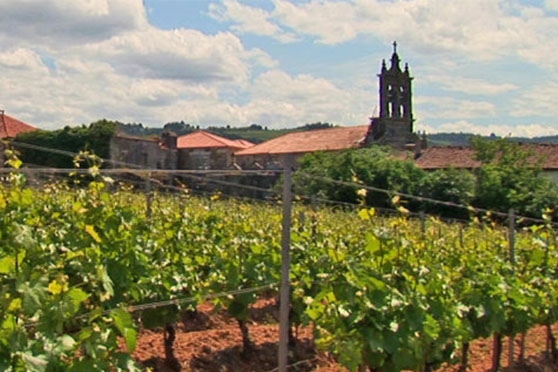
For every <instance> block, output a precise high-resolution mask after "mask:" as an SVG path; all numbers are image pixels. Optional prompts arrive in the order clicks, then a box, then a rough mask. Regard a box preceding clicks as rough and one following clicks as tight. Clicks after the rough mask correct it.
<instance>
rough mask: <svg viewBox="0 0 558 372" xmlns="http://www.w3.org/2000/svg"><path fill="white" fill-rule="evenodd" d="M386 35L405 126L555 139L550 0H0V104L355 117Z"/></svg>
mask: <svg viewBox="0 0 558 372" xmlns="http://www.w3.org/2000/svg"><path fill="white" fill-rule="evenodd" d="M394 41H397V44H398V46H397V53H398V55H399V57H400V58H401V60H402V63H408V64H409V69H410V72H411V75H412V76H413V77H414V79H413V110H414V113H413V115H414V118H415V126H414V128H415V130H416V131H420V132H422V131H425V132H427V133H437V132H468V133H477V134H486V135H488V134H491V133H495V134H497V135H500V136H509V135H512V136H526V137H534V136H544V135H558V0H529V1H527V0H460V1H449V0H143V1H142V0H0V51H1V52H0V84H1V85H0V86H1V87H2V89H0V109H3V110H5V112H6V114H8V115H11V116H14V117H16V118H18V119H20V120H23V121H25V122H27V123H29V124H32V125H34V126H36V127H38V128H42V129H57V128H62V127H64V126H75V125H81V124H89V123H91V122H94V121H97V120H99V119H103V118H106V119H109V120H117V121H121V122H124V123H142V124H144V125H145V126H150V127H161V126H163V125H164V124H165V123H168V122H174V121H184V122H185V123H189V124H193V125H199V126H200V127H202V128H204V127H207V126H221V125H230V126H232V127H240V126H247V125H250V124H260V125H262V126H267V127H268V128H290V127H297V126H301V125H304V124H306V123H316V122H328V123H332V124H335V125H342V126H353V125H363V124H368V123H369V117H371V116H377V115H378V101H379V97H378V77H377V74H378V73H379V72H380V68H381V62H382V59H385V60H386V61H389V59H390V57H391V54H392V52H393V46H392V43H393V42H394Z"/></svg>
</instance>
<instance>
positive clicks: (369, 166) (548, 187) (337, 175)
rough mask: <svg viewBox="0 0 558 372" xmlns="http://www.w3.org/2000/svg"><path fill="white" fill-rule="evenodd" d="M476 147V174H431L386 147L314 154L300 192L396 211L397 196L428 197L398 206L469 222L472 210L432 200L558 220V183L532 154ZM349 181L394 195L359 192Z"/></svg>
mask: <svg viewBox="0 0 558 372" xmlns="http://www.w3.org/2000/svg"><path fill="white" fill-rule="evenodd" d="M471 145H472V146H473V148H474V149H475V150H476V154H477V155H476V157H477V160H479V161H480V162H481V166H480V167H479V168H477V169H474V170H460V169H443V170H436V171H425V170H423V169H420V168H418V167H417V166H416V165H415V163H414V161H413V160H412V159H406V160H404V159H399V158H396V157H393V156H392V154H391V152H390V149H389V148H384V147H371V148H362V149H354V150H347V151H344V152H341V153H326V152H322V153H313V154H308V155H306V156H305V157H304V158H302V160H301V162H300V167H299V169H298V171H297V172H296V173H295V177H294V178H295V181H294V182H295V188H296V190H297V192H298V193H302V194H303V195H318V196H321V197H322V198H325V199H328V200H333V201H339V202H346V203H355V204H357V203H362V204H363V205H366V206H371V207H377V208H389V209H393V208H394V203H393V197H394V196H395V195H396V192H398V193H403V194H409V195H413V196H417V197H421V198H423V199H422V200H421V199H418V198H406V197H401V198H400V199H399V205H398V207H404V208H405V209H407V210H409V211H412V212H420V211H423V212H425V213H428V214H436V215H440V216H443V217H448V218H458V219H468V218H469V217H471V210H470V209H468V208H456V207H454V206H448V205H441V204H438V203H435V202H431V201H428V200H427V199H431V200H437V201H444V202H449V203H453V204H457V205H462V206H470V207H473V208H482V209H487V210H492V211H499V212H503V213H507V212H508V211H509V210H510V209H514V210H515V212H516V213H517V214H518V215H522V216H528V217H532V218H539V219H540V218H541V216H542V215H543V213H546V214H550V215H553V217H554V218H556V217H558V213H557V211H551V209H553V208H555V207H556V206H557V205H558V185H556V184H554V183H553V182H552V181H551V180H549V179H547V178H545V177H543V176H542V174H541V173H542V170H541V169H540V167H538V166H537V165H536V164H532V161H531V160H529V159H532V154H530V153H529V152H528V151H526V150H523V149H522V148H520V147H519V145H518V144H517V143H514V142H510V141H507V140H505V139H499V140H494V141H488V140H485V139H483V138H481V137H474V138H472V139H471ZM331 180H337V181H343V182H345V183H347V184H340V183H334V182H331ZM348 183H358V184H361V185H363V186H371V187H373V188H377V189H382V190H389V191H391V193H385V192H381V191H374V190H367V191H362V190H364V189H361V191H359V189H360V188H359V187H356V186H351V185H348Z"/></svg>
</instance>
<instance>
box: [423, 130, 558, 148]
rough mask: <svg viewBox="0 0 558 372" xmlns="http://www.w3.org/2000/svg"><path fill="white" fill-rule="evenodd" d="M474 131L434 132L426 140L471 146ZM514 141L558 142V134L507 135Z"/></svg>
mask: <svg viewBox="0 0 558 372" xmlns="http://www.w3.org/2000/svg"><path fill="white" fill-rule="evenodd" d="M474 136H475V134H473V133H434V134H428V135H427V136H426V140H427V143H428V146H469V140H470V138H471V137H474ZM482 137H483V138H485V139H494V140H495V139H501V138H503V137H500V136H496V135H490V136H482ZM505 138H507V139H508V140H510V141H513V142H522V143H558V135H556V136H544V137H533V138H528V137H505Z"/></svg>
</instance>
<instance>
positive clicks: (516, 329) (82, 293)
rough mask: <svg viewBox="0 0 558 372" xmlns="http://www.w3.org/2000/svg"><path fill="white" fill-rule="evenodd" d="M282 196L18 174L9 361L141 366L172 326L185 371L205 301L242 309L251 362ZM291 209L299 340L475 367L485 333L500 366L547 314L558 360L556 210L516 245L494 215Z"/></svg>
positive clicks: (170, 342) (2, 328) (4, 248)
mask: <svg viewBox="0 0 558 372" xmlns="http://www.w3.org/2000/svg"><path fill="white" fill-rule="evenodd" d="M280 204H281V203H280V201H275V202H260V203H255V202H251V203H246V202H242V201H238V200H224V199H223V198H220V197H219V196H218V195H215V196H213V197H207V198H201V197H194V196H191V195H190V194H189V193H188V192H187V191H186V190H185V191H183V192H176V191H175V192H173V193H162V192H161V193H158V192H152V193H150V194H147V195H146V194H145V193H140V192H137V191H134V190H133V189H132V188H131V187H129V186H126V185H120V184H118V185H117V184H115V183H114V182H112V180H111V179H108V178H105V177H102V176H101V175H100V174H98V173H96V172H93V174H90V175H88V176H87V177H81V176H80V175H76V176H75V179H74V182H68V181H67V180H66V181H63V182H51V183H49V184H47V185H45V186H43V187H42V188H40V189H39V188H32V187H29V186H27V185H26V182H25V177H24V175H23V174H20V173H17V172H15V173H12V174H10V175H9V176H8V177H7V178H6V182H5V183H3V184H2V186H0V370H1V371H11V372H16V371H33V372H35V371H36V372H50V371H139V370H144V369H145V368H147V367H146V366H142V365H141V363H140V362H139V361H138V360H136V359H135V358H134V357H133V353H134V350H135V348H136V344H137V341H138V334H139V331H140V330H163V333H164V338H163V340H161V342H162V343H163V344H164V350H165V355H162V356H161V357H162V358H164V359H165V361H166V364H167V366H169V368H171V369H170V370H180V366H179V365H178V364H179V363H178V360H177V359H176V357H175V350H174V340H175V333H176V329H175V325H176V322H178V321H179V319H184V317H185V316H186V315H185V314H190V316H194V315H192V314H196V307H197V306H198V305H200V304H206V303H207V302H208V301H209V302H211V303H212V304H213V306H215V308H216V311H218V310H219V309H221V310H222V311H226V312H227V313H228V314H229V315H230V316H231V317H232V318H233V319H235V321H236V322H237V325H238V329H239V334H241V336H242V345H241V347H242V350H243V353H245V355H247V357H249V356H250V352H251V350H252V349H253V348H254V344H253V342H252V340H251V335H250V330H249V327H248V322H249V321H250V314H251V310H252V305H253V304H254V303H256V301H258V300H261V299H262V296H263V297H265V298H275V297H276V296H277V293H278V289H279V283H280V279H281V278H280V274H281V223H282V212H281V205H280ZM293 217H294V218H293V221H292V225H291V234H292V236H291V274H290V283H291V289H292V290H291V299H290V301H291V308H290V317H289V321H290V322H291V324H290V325H291V327H290V330H291V332H290V333H289V343H290V345H291V347H296V345H297V342H299V340H298V337H299V336H300V334H299V333H298V332H297V330H299V329H301V327H302V328H304V329H305V330H309V329H310V330H312V335H311V337H312V339H313V341H314V342H315V344H316V346H317V347H318V348H319V349H320V350H325V351H328V352H330V353H331V354H332V355H334V356H335V358H336V360H337V361H338V362H339V363H340V364H341V365H343V366H345V367H346V368H347V369H348V370H351V371H357V370H360V371H364V370H369V371H402V370H413V371H433V370H435V369H436V368H438V367H439V366H440V365H442V364H443V363H451V364H457V365H461V366H462V367H463V369H462V370H463V371H464V370H465V366H466V365H467V364H468V360H467V356H468V348H469V345H470V343H471V342H473V341H474V340H477V339H480V338H487V337H491V338H492V339H493V340H494V350H493V351H494V353H495V355H496V357H495V358H494V363H493V368H495V370H497V369H498V368H499V363H500V361H499V359H500V358H499V355H500V353H501V347H502V340H503V338H504V337H506V336H518V337H521V335H522V334H523V333H525V332H527V331H528V330H529V329H531V328H532V327H534V326H536V325H540V326H544V327H547V329H548V333H547V337H548V347H547V349H548V350H547V351H548V353H549V354H551V355H552V356H553V357H554V358H555V359H556V358H557V357H558V356H557V354H556V342H555V339H554V336H553V333H552V328H551V326H552V325H553V324H554V323H556V321H557V316H558V314H557V305H558V281H557V280H556V279H557V275H558V273H557V270H558V250H557V240H556V235H555V231H554V229H553V227H552V225H551V223H550V220H549V219H547V221H548V223H541V224H529V225H525V227H521V228H518V230H517V232H515V234H514V235H513V252H512V253H510V246H511V245H510V231H509V230H508V228H507V227H502V226H501V225H500V224H498V223H496V222H493V221H492V220H491V218H490V216H489V215H487V216H485V218H482V219H478V220H474V219H473V220H471V222H469V223H460V224H458V223H453V224H448V223H445V222H442V221H440V220H437V219H435V218H429V219H426V220H425V221H420V220H415V219H412V218H410V217H409V216H408V215H407V214H406V213H404V211H402V212H401V213H400V214H399V215H396V216H392V217H380V216H377V215H376V211H375V210H374V209H366V208H363V209H361V210H359V211H351V210H343V209H332V208H325V207H324V208H319V209H316V208H312V207H310V206H307V205H305V204H303V203H295V210H294V211H293ZM520 353H521V350H520ZM293 355H294V354H293ZM289 362H290V363H296V362H297V360H293V359H291V360H289ZM263 370H265V369H262V371H263Z"/></svg>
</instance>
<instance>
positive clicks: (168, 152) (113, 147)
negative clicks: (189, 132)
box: [110, 132, 177, 169]
mask: <svg viewBox="0 0 558 372" xmlns="http://www.w3.org/2000/svg"><path fill="white" fill-rule="evenodd" d="M110 159H111V161H112V163H113V164H112V166H113V167H114V168H132V167H133V168H144V169H176V164H177V161H176V160H177V150H176V135H175V134H173V133H168V132H167V133H163V135H162V136H161V139H158V138H142V137H131V136H124V135H116V136H114V137H112V138H111V141H110Z"/></svg>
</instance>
